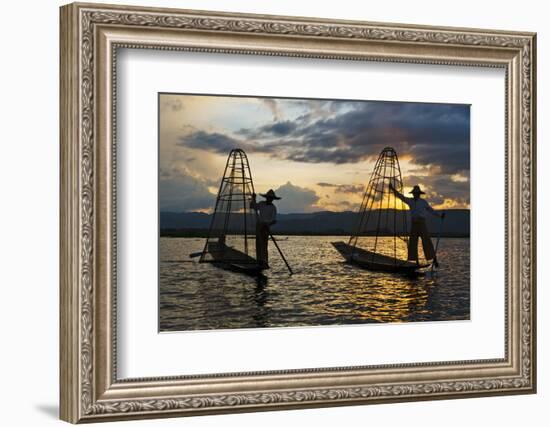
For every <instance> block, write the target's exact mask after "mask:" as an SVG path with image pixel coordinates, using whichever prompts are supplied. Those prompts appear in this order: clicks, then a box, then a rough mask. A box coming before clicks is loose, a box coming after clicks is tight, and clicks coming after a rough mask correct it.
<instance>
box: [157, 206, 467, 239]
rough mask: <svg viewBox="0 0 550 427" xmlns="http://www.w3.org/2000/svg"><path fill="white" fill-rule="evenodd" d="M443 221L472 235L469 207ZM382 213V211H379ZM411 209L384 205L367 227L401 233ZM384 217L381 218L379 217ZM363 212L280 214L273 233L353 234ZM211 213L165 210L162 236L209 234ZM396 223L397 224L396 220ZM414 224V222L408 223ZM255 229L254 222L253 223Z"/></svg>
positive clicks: (237, 220) (236, 221) (434, 223)
mask: <svg viewBox="0 0 550 427" xmlns="http://www.w3.org/2000/svg"><path fill="white" fill-rule="evenodd" d="M445 212H446V217H445V221H444V223H443V233H442V235H443V236H447V237H469V236H470V211H469V210H468V209H449V210H446V211H445ZM379 213H380V215H379ZM408 217H409V214H408V211H396V215H395V221H394V211H393V210H392V209H384V210H381V211H380V212H379V211H372V212H371V215H370V219H369V222H368V224H367V227H366V230H367V234H375V230H376V229H377V228H379V229H380V230H381V231H380V235H391V234H393V232H394V229H395V230H397V232H398V233H402V232H403V230H404V225H403V224H404V223H407V224H409V221H408ZM241 218H242V217H241V216H239V215H237V214H234V215H233V216H232V218H231V219H230V226H231V227H232V229H235V230H237V231H241V232H242V231H243V230H244V226H243V225H242V220H241ZM379 218H380V219H379ZM358 219H359V214H358V213H356V212H328V211H322V212H313V213H297V214H278V215H277V224H275V225H274V226H273V227H272V232H273V234H290V235H350V234H351V233H352V231H353V230H354V229H355V227H356V224H357V221H358ZM211 220H212V215H211V214H206V213H201V212H181V213H175V212H161V213H160V231H161V236H197V237H200V236H205V235H206V234H207V233H208V229H209V227H210V222H211ZM394 223H395V224H394ZM408 226H409V227H410V225H408ZM249 227H250V229H251V230H252V229H253V227H254V224H249V225H248V226H247V229H248V228H249ZM439 227H440V220H439V219H438V218H436V217H429V218H428V228H429V230H430V232H431V233H432V235H436V234H437V233H438V231H439Z"/></svg>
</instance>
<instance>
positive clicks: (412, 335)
mask: <svg viewBox="0 0 550 427" xmlns="http://www.w3.org/2000/svg"><path fill="white" fill-rule="evenodd" d="M535 52H536V47H535V34H532V33H518V32H507V31H494V30H479V29H459V28H437V27H422V26H411V25H401V24H380V23H369V22H352V21H330V20H321V19H314V18H295V17H280V16H261V15H242V14H228V13H217V12H198V11H187V10H174V9H157V8H141V7H127V6H124V7H123V6H110V5H93V4H71V5H67V6H64V7H62V8H61V164H62V173H61V284H60V286H61V313H60V315H61V351H60V354H61V355H60V359H61V360H60V372H61V378H60V382H61V418H62V419H64V420H66V421H69V422H73V423H77V422H86V421H87V422H90V421H106V420H118V419H120V420H122V419H129V418H153V417H167V416H183V415H200V414H214V413H227V412H239V411H240V412H242V411H256V410H275V409H285V408H289V409H290V408H306V407H318V406H330V405H351V404H368V403H382V402H400V401H410V400H429V399H442V398H458V397H478V396H487V395H496V394H520V393H533V392H535V390H536V352H535V350H536V335H535V325H536V322H535V314H536V311H535V308H536V305H535V291H536V288H535V277H536V274H535V268H536V259H535V246H536V245H535V228H536V221H535V211H536V209H535V195H536V185H535V82H536V78H535V70H536V64H535Z"/></svg>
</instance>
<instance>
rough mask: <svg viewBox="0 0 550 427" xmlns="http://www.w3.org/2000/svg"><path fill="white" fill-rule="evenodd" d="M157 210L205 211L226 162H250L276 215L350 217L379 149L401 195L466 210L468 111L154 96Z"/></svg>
mask: <svg viewBox="0 0 550 427" xmlns="http://www.w3.org/2000/svg"><path fill="white" fill-rule="evenodd" d="M159 109H160V114H159V118H160V133H159V134H160V176H159V180H160V182H159V193H160V209H161V211H164V212H168V211H170V212H184V211H187V212H188V211H202V212H209V211H211V210H212V208H213V205H214V202H215V198H216V193H217V190H218V187H219V184H220V180H221V178H222V174H223V170H224V166H225V162H226V160H227V155H228V154H229V152H230V151H231V149H233V148H242V149H243V150H245V152H246V153H247V155H248V158H249V161H250V167H251V171H252V176H253V178H254V186H255V188H256V191H257V192H258V193H261V192H266V191H267V190H269V189H270V188H272V189H274V190H275V192H276V193H277V195H279V196H281V197H282V200H279V201H277V202H276V203H277V208H278V211H279V212H281V213H298V212H315V211H325V210H330V211H347V210H356V209H358V206H359V205H360V203H361V199H362V196H363V192H364V190H365V186H366V184H367V182H368V180H369V177H370V174H371V172H372V169H373V166H374V163H375V161H376V159H377V157H378V155H379V154H380V151H381V150H382V149H383V148H384V147H386V146H391V147H393V148H395V150H396V151H397V154H398V156H399V161H400V164H401V169H402V173H403V181H404V184H405V190H406V191H408V190H410V189H411V188H412V186H413V185H415V184H418V185H420V186H421V187H422V189H423V190H424V191H425V192H426V193H427V194H426V196H425V197H426V199H427V200H428V201H429V202H430V203H431V205H432V206H433V207H434V208H436V209H452V208H469V207H470V107H469V106H468V105H456V104H426V103H401V102H380V101H343V100H315V99H282V98H256V97H230V96H203V95H179V94H161V95H159Z"/></svg>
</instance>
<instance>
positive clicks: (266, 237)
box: [263, 225, 269, 265]
mask: <svg viewBox="0 0 550 427" xmlns="http://www.w3.org/2000/svg"><path fill="white" fill-rule="evenodd" d="M263 233H264V235H263V239H264V262H265V264H266V265H268V263H269V250H268V247H267V246H268V243H269V226H268V225H266V226H264V231H263Z"/></svg>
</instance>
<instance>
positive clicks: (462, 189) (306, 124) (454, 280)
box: [158, 92, 470, 332]
mask: <svg viewBox="0 0 550 427" xmlns="http://www.w3.org/2000/svg"><path fill="white" fill-rule="evenodd" d="M158 125H159V131H158V135H159V142H158V143H159V175H158V194H159V196H158V198H159V200H158V203H159V248H158V253H159V308H158V312H159V331H160V332H175V331H190V330H223V329H249V328H271V327H306V326H335V325H354V324H367V323H395V322H421V321H457V320H469V319H470V105H466V104H443V103H424V102H397V101H383V100H355V99H312V98H285V97H257V96H256V97H255V96H247V95H241V94H239V95H219V94H191V93H166V92H164V93H159V94H158Z"/></svg>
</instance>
